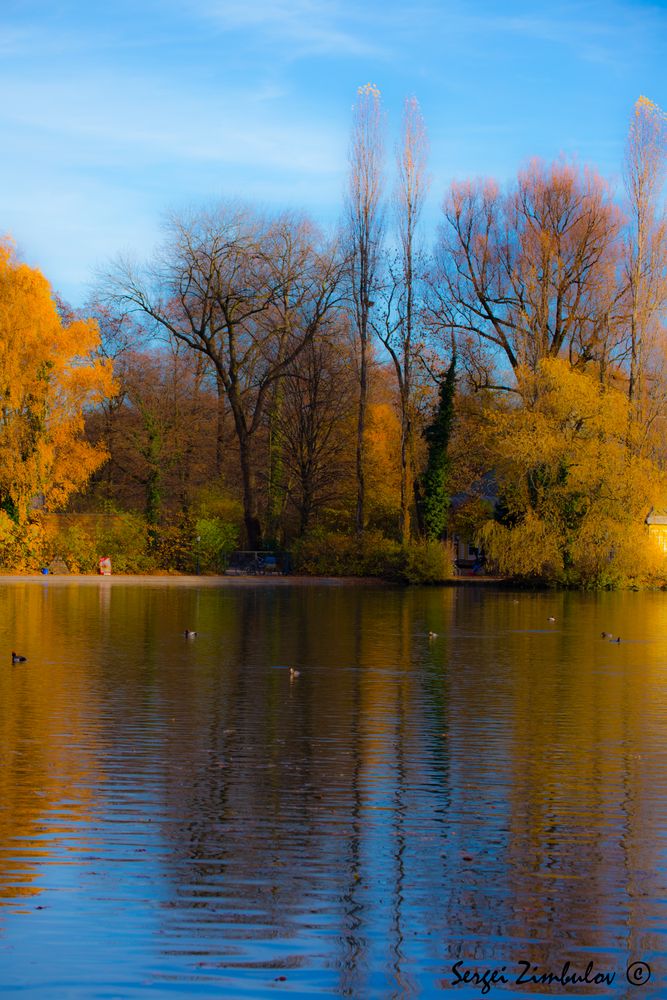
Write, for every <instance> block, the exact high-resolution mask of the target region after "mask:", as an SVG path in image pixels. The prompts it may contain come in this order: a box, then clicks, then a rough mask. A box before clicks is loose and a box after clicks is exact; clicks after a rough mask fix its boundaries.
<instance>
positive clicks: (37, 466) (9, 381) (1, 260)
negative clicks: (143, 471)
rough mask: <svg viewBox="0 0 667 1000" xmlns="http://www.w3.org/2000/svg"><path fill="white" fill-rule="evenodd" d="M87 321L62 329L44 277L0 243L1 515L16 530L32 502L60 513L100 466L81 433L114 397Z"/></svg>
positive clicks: (101, 456)
mask: <svg viewBox="0 0 667 1000" xmlns="http://www.w3.org/2000/svg"><path fill="white" fill-rule="evenodd" d="M98 344H99V333H98V328H97V324H96V323H95V322H94V321H93V320H74V321H72V322H70V323H65V322H63V320H62V319H61V317H60V316H59V314H58V310H57V307H56V304H55V302H54V300H53V297H52V294H51V288H50V286H49V283H48V282H47V280H46V279H45V278H44V276H43V275H42V274H41V273H40V272H39V271H38V270H35V269H34V268H31V267H28V266H27V265H26V264H24V263H21V262H20V261H18V260H17V259H16V257H15V255H14V252H13V249H12V247H11V244H9V243H8V242H7V241H4V242H2V243H0V400H1V402H0V511H3V512H4V513H5V514H6V515H7V516H8V517H9V518H10V519H11V521H13V522H14V523H15V524H19V525H22V524H24V523H25V521H26V520H27V517H28V512H29V510H30V507H31V504H32V502H33V500H34V498H35V497H38V496H43V498H44V505H45V507H46V508H47V509H54V508H58V507H62V505H63V504H64V503H65V502H66V501H67V499H68V498H69V496H70V495H71V494H72V493H73V492H75V491H76V490H78V489H80V488H81V487H82V486H83V485H84V484H85V483H86V482H87V480H88V479H89V477H90V475H91V474H92V473H93V472H94V471H95V470H96V469H97V468H99V466H100V465H101V464H102V463H103V462H104V460H105V458H106V457H107V456H106V452H105V451H104V449H103V448H101V447H99V446H98V447H94V446H92V445H90V444H89V443H88V442H87V441H86V440H85V438H84V435H83V411H84V408H85V407H86V406H90V405H92V404H95V403H96V402H99V401H100V400H102V399H103V398H105V397H107V396H109V395H111V394H113V392H114V389H115V386H114V381H113V373H112V369H111V363H110V362H108V361H105V360H100V359H96V358H95V357H94V351H95V349H96V348H97V346H98Z"/></svg>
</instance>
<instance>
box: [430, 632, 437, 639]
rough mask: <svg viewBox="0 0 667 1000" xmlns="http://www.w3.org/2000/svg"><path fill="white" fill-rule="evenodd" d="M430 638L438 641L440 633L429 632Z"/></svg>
mask: <svg viewBox="0 0 667 1000" xmlns="http://www.w3.org/2000/svg"><path fill="white" fill-rule="evenodd" d="M428 637H429V639H437V638H438V633H437V632H429V634H428Z"/></svg>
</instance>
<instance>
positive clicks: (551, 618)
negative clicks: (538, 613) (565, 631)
mask: <svg viewBox="0 0 667 1000" xmlns="http://www.w3.org/2000/svg"><path fill="white" fill-rule="evenodd" d="M547 621H548V622H555V621H556V619H555V618H554V616H553V615H550V616H549V617H548V618H547Z"/></svg>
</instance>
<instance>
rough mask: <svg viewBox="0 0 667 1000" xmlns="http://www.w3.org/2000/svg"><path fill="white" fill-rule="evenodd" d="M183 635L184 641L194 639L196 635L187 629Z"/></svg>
mask: <svg viewBox="0 0 667 1000" xmlns="http://www.w3.org/2000/svg"><path fill="white" fill-rule="evenodd" d="M183 635H184V636H185V638H186V639H194V637H195V636H196V635H197V633H196V632H193V631H192V630H191V629H189V628H186V629H185V631H184V632H183Z"/></svg>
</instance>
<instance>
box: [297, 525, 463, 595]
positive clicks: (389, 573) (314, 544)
mask: <svg viewBox="0 0 667 1000" xmlns="http://www.w3.org/2000/svg"><path fill="white" fill-rule="evenodd" d="M292 561H293V565H294V571H295V572H296V573H303V574H304V575H306V576H354V577H365V576H368V577H378V578H381V579H384V580H394V581H398V582H401V583H439V582H441V581H442V580H447V579H449V578H450V577H451V576H452V575H453V557H452V552H451V548H450V547H449V545H446V544H443V543H442V542H426V541H418V542H413V543H411V544H410V545H408V546H405V547H402V546H401V545H400V544H399V543H398V542H395V541H392V540H391V539H389V538H385V537H384V536H383V535H382V534H380V533H379V532H377V531H369V532H366V533H365V534H364V535H363V536H362V537H361V539H358V538H357V537H356V536H354V535H343V534H339V533H336V532H312V533H310V534H309V535H307V536H305V537H304V538H301V539H299V541H297V542H296V543H295V544H294V546H293V548H292Z"/></svg>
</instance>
